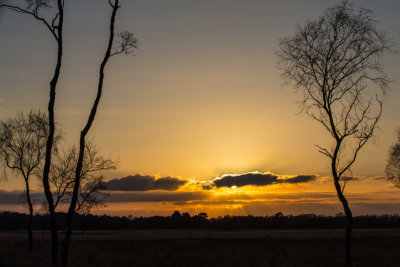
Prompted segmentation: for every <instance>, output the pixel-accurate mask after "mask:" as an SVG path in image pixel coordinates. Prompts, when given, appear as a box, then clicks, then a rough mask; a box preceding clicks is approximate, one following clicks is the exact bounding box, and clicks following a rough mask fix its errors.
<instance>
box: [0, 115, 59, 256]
mask: <svg viewBox="0 0 400 267" xmlns="http://www.w3.org/2000/svg"><path fill="white" fill-rule="evenodd" d="M47 122H48V119H47V116H46V115H45V114H44V113H42V112H40V111H38V112H34V111H32V110H31V111H30V112H29V113H28V114H24V113H23V112H20V113H18V114H17V115H16V116H15V117H11V118H9V119H7V120H4V121H0V160H1V163H2V164H4V167H6V168H8V169H10V170H11V171H12V172H14V173H16V174H18V175H21V176H22V177H23V178H24V181H25V195H24V198H25V201H26V203H27V204H28V209H29V221H28V227H27V228H28V240H29V248H30V250H32V248H33V236H32V220H33V203H32V199H31V195H30V189H31V188H30V186H31V177H32V176H38V173H37V171H38V170H39V167H40V165H41V164H42V163H43V159H44V156H45V149H46V140H47V135H48V133H49V127H48V124H47ZM60 138H61V136H60V135H56V137H55V140H56V141H58V140H59V139H60Z"/></svg>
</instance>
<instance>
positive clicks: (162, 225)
mask: <svg viewBox="0 0 400 267" xmlns="http://www.w3.org/2000/svg"><path fill="white" fill-rule="evenodd" d="M65 216H66V214H65V213H57V217H58V219H59V221H60V224H58V228H59V230H63V229H64V227H65V225H63V224H62V223H61V222H64V221H65V220H64V219H65ZM28 223H29V215H26V214H22V213H16V212H2V213H0V231H16V230H25V229H26V227H27V225H28ZM345 224H346V218H345V216H344V214H342V213H339V214H337V215H335V216H324V215H315V214H300V215H283V214H282V213H281V212H278V213H276V214H275V215H273V216H252V215H248V216H230V215H226V216H223V217H222V216H220V217H217V218H208V216H207V214H206V213H199V214H198V215H194V216H191V215H190V214H188V213H182V214H181V213H180V212H179V211H175V212H174V213H173V214H172V215H170V216H152V217H133V216H122V217H120V216H109V215H91V214H87V215H81V214H77V215H76V220H74V223H73V226H72V228H73V229H74V230H77V231H82V232H85V231H87V230H169V229H188V230H189V229H216V230H226V231H230V230H239V229H335V228H343V227H344V225H345ZM354 227H355V228H400V215H398V214H394V215H389V214H385V215H363V216H355V217H354ZM32 229H33V230H36V231H47V230H50V217H49V215H47V214H36V215H34V217H33V222H32Z"/></svg>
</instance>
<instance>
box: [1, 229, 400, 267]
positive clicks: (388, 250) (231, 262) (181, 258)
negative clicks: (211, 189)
mask: <svg viewBox="0 0 400 267" xmlns="http://www.w3.org/2000/svg"><path fill="white" fill-rule="evenodd" d="M252 233H253V234H254V232H252ZM388 233H389V234H387V233H386V235H384V236H376V235H356V236H355V238H354V239H353V264H354V266H400V253H399V252H398V251H399V248H400V238H399V235H397V234H394V235H393V236H391V235H390V232H388ZM127 235H134V234H132V233H128V234H126V235H122V236H124V238H114V236H111V237H110V236H109V235H104V237H105V238H102V235H101V234H96V235H95V236H94V235H88V236H87V237H83V238H80V237H79V236H75V238H74V240H73V242H72V244H71V253H70V266H121V267H122V266H246V267H247V266H343V263H344V262H343V256H344V253H343V252H344V251H343V239H342V238H341V235H324V234H323V232H321V237H320V238H318V237H315V235H311V236H312V238H310V237H307V232H306V233H305V232H304V231H303V232H301V233H300V238H299V235H298V234H297V233H296V232H294V233H293V236H292V237H287V236H286V235H284V237H281V236H280V235H276V236H273V237H265V235H263V234H261V233H260V238H253V237H252V238H249V237H248V235H246V234H245V233H244V234H243V235H238V234H236V235H235V236H234V238H229V236H230V235H226V237H225V238H220V237H219V238H213V237H212V235H211V234H210V235H209V236H205V237H203V238H198V237H194V238H191V237H189V238H179V239H176V238H173V236H170V237H169V238H162V239H157V238H156V235H157V232H154V233H152V234H151V236H149V237H150V238H147V239H142V240H139V239H135V238H127ZM116 236H118V235H115V237H116ZM241 236H243V238H241ZM36 237H37V238H36V241H35V249H34V251H33V253H31V254H29V253H28V251H27V244H26V240H24V238H21V236H17V234H8V235H0V265H1V266H49V265H50V261H49V259H48V252H49V244H50V243H49V240H48V239H46V238H45V239H42V238H40V235H39V234H38V235H37V236H36Z"/></svg>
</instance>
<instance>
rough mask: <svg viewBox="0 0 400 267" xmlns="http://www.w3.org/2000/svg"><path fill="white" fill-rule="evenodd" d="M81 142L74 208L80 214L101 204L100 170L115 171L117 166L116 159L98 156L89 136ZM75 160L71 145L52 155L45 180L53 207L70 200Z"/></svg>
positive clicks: (76, 158) (88, 211)
mask: <svg viewBox="0 0 400 267" xmlns="http://www.w3.org/2000/svg"><path fill="white" fill-rule="evenodd" d="M85 145H86V148H85V154H84V159H83V164H82V172H81V178H80V181H81V183H80V190H79V196H78V199H77V205H76V208H75V211H76V212H79V213H81V214H89V213H90V211H91V210H92V209H94V208H98V207H102V206H103V205H104V204H103V202H104V199H105V197H106V196H107V193H106V192H105V191H104V190H105V185H104V180H103V172H105V171H110V170H115V169H117V167H118V161H116V160H113V159H111V158H110V157H109V156H107V157H106V156H103V155H100V152H99V150H98V148H97V146H96V145H95V144H94V142H93V139H90V140H89V141H88V142H86V144H85ZM77 161H78V150H77V149H76V147H75V146H73V147H71V148H70V149H69V150H67V151H61V150H59V151H58V153H57V154H56V155H54V156H53V162H52V165H51V169H50V176H49V180H50V184H51V186H52V188H54V189H53V192H54V199H55V202H54V209H57V207H58V205H59V204H67V203H70V202H71V197H72V190H73V187H74V181H75V168H76V164H77Z"/></svg>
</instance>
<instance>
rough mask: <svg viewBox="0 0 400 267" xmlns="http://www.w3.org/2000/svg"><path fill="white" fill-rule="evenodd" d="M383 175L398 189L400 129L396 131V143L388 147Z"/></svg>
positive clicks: (399, 182)
mask: <svg viewBox="0 0 400 267" xmlns="http://www.w3.org/2000/svg"><path fill="white" fill-rule="evenodd" d="M385 173H386V176H387V178H388V180H389V181H390V182H392V183H393V184H394V185H395V186H396V187H397V188H399V189H400V129H398V130H397V143H395V144H394V145H392V146H391V147H390V150H389V158H388V162H387V165H386V169H385Z"/></svg>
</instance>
